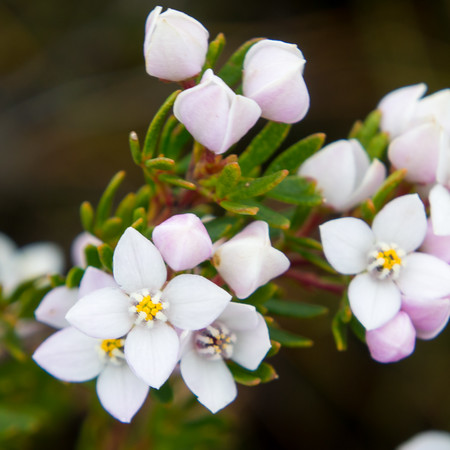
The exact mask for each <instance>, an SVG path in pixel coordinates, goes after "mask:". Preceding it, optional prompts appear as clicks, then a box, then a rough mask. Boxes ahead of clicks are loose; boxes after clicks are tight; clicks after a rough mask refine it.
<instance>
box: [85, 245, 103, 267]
mask: <svg viewBox="0 0 450 450" xmlns="http://www.w3.org/2000/svg"><path fill="white" fill-rule="evenodd" d="M84 254H85V256H86V265H87V266H92V267H96V268H97V269H101V268H102V263H101V261H100V258H99V256H98V250H97V247H96V246H95V245H91V244H90V245H86V247H85V248H84Z"/></svg>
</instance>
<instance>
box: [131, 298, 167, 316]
mask: <svg viewBox="0 0 450 450" xmlns="http://www.w3.org/2000/svg"><path fill="white" fill-rule="evenodd" d="M162 309H163V307H162V305H161V303H153V302H152V298H151V297H150V295H146V296H145V297H144V298H143V299H142V300H141V301H140V302H139V303H138V304H137V305H136V312H137V313H138V314H139V315H140V316H141V315H142V317H143V318H144V320H153V319H154V318H155V317H156V315H157V314H158V312H159V311H161V310H162Z"/></svg>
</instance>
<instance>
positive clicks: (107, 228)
mask: <svg viewBox="0 0 450 450" xmlns="http://www.w3.org/2000/svg"><path fill="white" fill-rule="evenodd" d="M123 228H124V227H123V222H122V219H121V218H120V217H110V218H109V219H107V220H106V222H105V223H104V224H103V227H102V230H101V237H102V240H104V241H109V240H110V239H115V238H117V237H118V236H120V235H121V234H122V232H123Z"/></svg>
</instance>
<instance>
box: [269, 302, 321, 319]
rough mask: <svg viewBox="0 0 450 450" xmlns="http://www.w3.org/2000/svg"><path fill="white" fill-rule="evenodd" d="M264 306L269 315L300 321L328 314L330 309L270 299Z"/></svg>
mask: <svg viewBox="0 0 450 450" xmlns="http://www.w3.org/2000/svg"><path fill="white" fill-rule="evenodd" d="M264 306H265V307H266V308H267V310H268V312H269V313H272V314H277V315H280V316H287V317H296V318H298V319H310V318H312V317H317V316H321V315H322V314H326V313H327V312H328V309H327V308H325V307H324V306H321V305H313V304H311V303H304V302H297V301H295V302H294V301H285V300H278V299H270V300H269V301H267V302H266V303H265V304H264Z"/></svg>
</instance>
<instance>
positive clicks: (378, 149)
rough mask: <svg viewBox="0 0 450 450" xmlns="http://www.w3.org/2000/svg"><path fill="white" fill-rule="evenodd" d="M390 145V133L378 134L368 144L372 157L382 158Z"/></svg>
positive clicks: (368, 150) (368, 151)
mask: <svg viewBox="0 0 450 450" xmlns="http://www.w3.org/2000/svg"><path fill="white" fill-rule="evenodd" d="M388 145H389V135H388V134H387V133H378V134H376V135H375V136H374V137H373V138H372V139H371V140H370V142H369V145H368V146H367V153H368V154H369V156H370V159H375V158H376V159H379V160H382V159H383V158H384V155H385V153H386V150H387V147H388Z"/></svg>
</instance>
